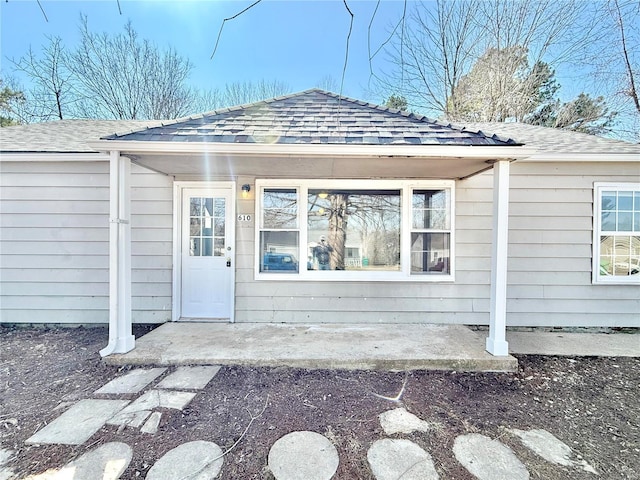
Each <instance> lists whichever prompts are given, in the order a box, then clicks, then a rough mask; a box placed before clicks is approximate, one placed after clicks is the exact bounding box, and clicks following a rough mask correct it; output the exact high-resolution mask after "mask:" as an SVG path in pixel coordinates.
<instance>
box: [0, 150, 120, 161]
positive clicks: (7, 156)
mask: <svg viewBox="0 0 640 480" xmlns="http://www.w3.org/2000/svg"><path fill="white" fill-rule="evenodd" d="M108 161H109V155H108V154H106V153H101V152H95V153H58V152H51V153H47V152H20V153H16V152H12V153H1V154H0V162H108Z"/></svg>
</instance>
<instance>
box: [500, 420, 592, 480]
mask: <svg viewBox="0 0 640 480" xmlns="http://www.w3.org/2000/svg"><path fill="white" fill-rule="evenodd" d="M510 431H511V432H512V433H514V434H515V435H517V436H518V437H519V438H520V440H522V443H523V444H524V446H525V447H527V448H528V449H529V450H531V451H532V452H534V453H535V454H537V455H539V456H541V457H542V458H544V459H545V460H546V461H547V462H550V463H554V464H556V465H562V466H565V467H577V468H582V469H583V470H584V471H586V472H589V473H594V474H596V475H597V474H598V473H597V472H596V471H595V469H594V468H593V467H592V466H591V465H589V464H588V463H587V462H586V461H584V460H572V459H571V457H572V456H573V451H572V450H571V447H569V445H567V444H566V443H564V442H562V441H561V440H559V439H558V438H556V437H555V436H553V435H552V434H551V433H549V432H547V431H546V430H542V429H538V430H529V431H525V430H518V429H516V428H514V429H511V430H510Z"/></svg>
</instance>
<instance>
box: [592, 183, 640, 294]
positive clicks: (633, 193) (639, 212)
mask: <svg viewBox="0 0 640 480" xmlns="http://www.w3.org/2000/svg"><path fill="white" fill-rule="evenodd" d="M594 201H595V208H594V212H595V219H594V242H593V243H594V262H593V281H594V282H595V283H638V284H640V185H639V184H607V183H596V184H595V198H594Z"/></svg>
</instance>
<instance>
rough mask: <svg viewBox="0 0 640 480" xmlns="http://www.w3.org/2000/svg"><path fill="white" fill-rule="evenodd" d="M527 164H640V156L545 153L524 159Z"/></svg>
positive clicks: (633, 154)
mask: <svg viewBox="0 0 640 480" xmlns="http://www.w3.org/2000/svg"><path fill="white" fill-rule="evenodd" d="M523 161H525V162H575V163H578V162H603V163H616V162H632V163H640V155H639V154H635V153H616V152H615V151H611V152H606V153H605V152H602V153H556V152H548V153H547V152H544V153H535V154H533V155H530V156H528V157H527V158H525V159H523Z"/></svg>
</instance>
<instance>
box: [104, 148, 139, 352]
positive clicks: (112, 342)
mask: <svg viewBox="0 0 640 480" xmlns="http://www.w3.org/2000/svg"><path fill="white" fill-rule="evenodd" d="M130 178H131V161H130V160H129V159H128V158H126V157H121V156H120V152H116V151H113V152H111V156H110V168H109V179H110V183H109V344H108V345H107V346H106V347H105V348H104V349H102V350H100V355H102V356H103V357H105V356H107V355H111V354H112V353H126V352H129V351H131V350H133V348H134V346H135V337H134V336H133V334H132V333H131V224H130V219H131V188H130Z"/></svg>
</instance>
